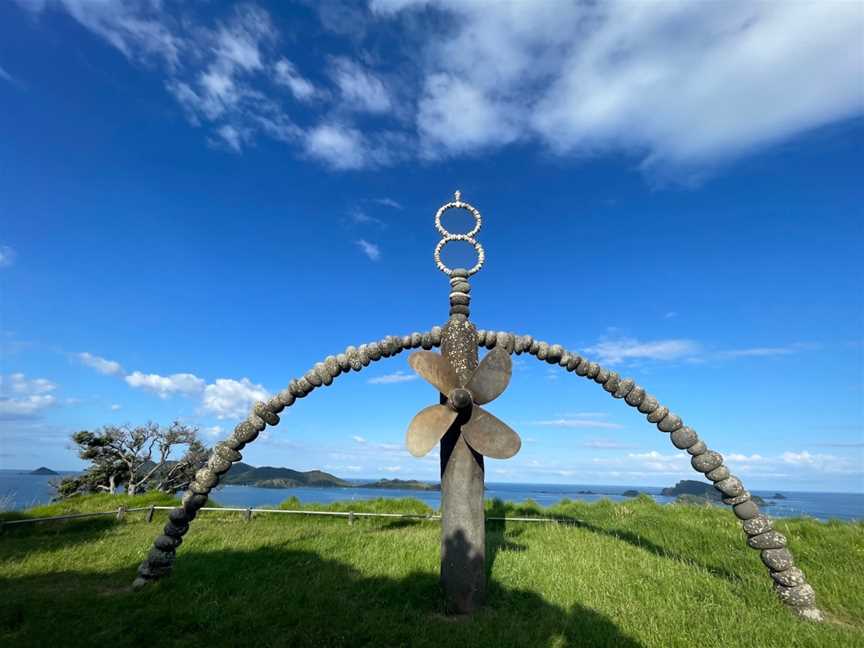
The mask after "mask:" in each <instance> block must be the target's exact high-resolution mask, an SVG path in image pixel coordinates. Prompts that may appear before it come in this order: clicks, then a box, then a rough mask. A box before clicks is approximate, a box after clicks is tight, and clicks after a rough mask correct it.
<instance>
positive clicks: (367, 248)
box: [355, 239, 381, 261]
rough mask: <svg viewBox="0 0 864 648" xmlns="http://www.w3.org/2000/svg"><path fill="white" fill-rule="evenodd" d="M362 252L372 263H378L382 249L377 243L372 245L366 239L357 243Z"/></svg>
mask: <svg viewBox="0 0 864 648" xmlns="http://www.w3.org/2000/svg"><path fill="white" fill-rule="evenodd" d="M355 243H356V244H357V246H358V247H359V248H360V250H361V251H362V252H363V254H365V255H366V256H367V257H369V259H370V260H372V261H378V260H379V259H380V258H381V248H380V247H378V245H376V244H375V243H370V242H369V241H367V240H366V239H360V240H359V241H355Z"/></svg>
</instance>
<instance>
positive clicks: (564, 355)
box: [558, 350, 570, 369]
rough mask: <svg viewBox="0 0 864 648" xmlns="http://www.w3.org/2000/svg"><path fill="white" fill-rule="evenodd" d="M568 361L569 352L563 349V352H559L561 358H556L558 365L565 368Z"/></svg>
mask: <svg viewBox="0 0 864 648" xmlns="http://www.w3.org/2000/svg"><path fill="white" fill-rule="evenodd" d="M568 362H570V352H569V351H567V350H565V351H564V353H562V354H561V359H560V360H558V366H559V367H564V368H565V369H566V368H567V363H568Z"/></svg>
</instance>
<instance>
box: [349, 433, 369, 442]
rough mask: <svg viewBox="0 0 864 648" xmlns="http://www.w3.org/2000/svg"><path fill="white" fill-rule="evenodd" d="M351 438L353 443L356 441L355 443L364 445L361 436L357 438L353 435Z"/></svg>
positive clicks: (364, 440)
mask: <svg viewBox="0 0 864 648" xmlns="http://www.w3.org/2000/svg"><path fill="white" fill-rule="evenodd" d="M351 438H352V439H354V441H356V442H357V443H366V439H364V438H363V437H362V436H357V435H356V434H355V435H354V436H352V437H351Z"/></svg>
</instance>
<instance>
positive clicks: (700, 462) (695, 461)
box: [690, 450, 723, 473]
mask: <svg viewBox="0 0 864 648" xmlns="http://www.w3.org/2000/svg"><path fill="white" fill-rule="evenodd" d="M722 463H723V456H722V455H721V454H720V453H718V452H714V451H713V450H708V451H706V452H703V453H702V454H698V455H695V456H694V457H693V458H692V459H690V465H691V466H693V470H698V471H699V472H701V473H705V472H708V471H709V470H714V469H715V468H717V466H720V465H722Z"/></svg>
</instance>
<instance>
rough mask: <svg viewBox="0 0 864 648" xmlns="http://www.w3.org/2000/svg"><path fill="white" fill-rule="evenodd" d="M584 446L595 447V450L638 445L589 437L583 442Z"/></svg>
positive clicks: (635, 446)
mask: <svg viewBox="0 0 864 648" xmlns="http://www.w3.org/2000/svg"><path fill="white" fill-rule="evenodd" d="M582 447H583V448H593V449H595V450H625V449H628V448H637V447H638V446H637V445H636V444H635V443H623V442H621V441H610V440H608V439H589V440H588V441H586V442H585V443H583V444H582Z"/></svg>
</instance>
